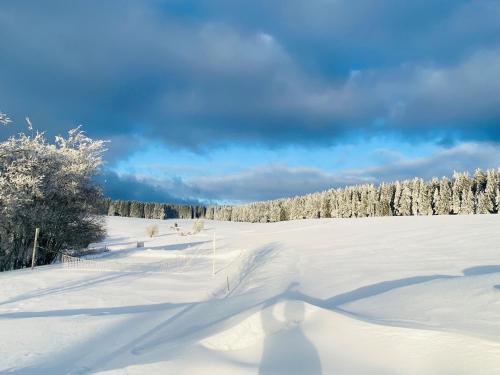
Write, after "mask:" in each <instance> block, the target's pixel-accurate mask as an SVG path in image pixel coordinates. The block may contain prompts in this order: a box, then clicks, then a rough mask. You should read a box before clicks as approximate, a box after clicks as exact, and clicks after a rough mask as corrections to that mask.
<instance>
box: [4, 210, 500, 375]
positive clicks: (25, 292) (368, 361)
mask: <svg viewBox="0 0 500 375" xmlns="http://www.w3.org/2000/svg"><path fill="white" fill-rule="evenodd" d="M150 222H151V221H150V220H144V219H130V218H116V217H110V218H107V223H108V232H109V233H108V238H107V240H106V241H105V244H107V245H108V247H109V248H110V249H111V250H112V251H111V252H110V253H109V254H106V255H104V256H102V257H101V258H99V259H95V262H96V264H98V266H97V268H93V269H86V268H85V265H82V266H81V267H80V268H75V269H63V268H61V267H60V266H47V267H41V268H40V269H39V270H35V271H28V270H22V271H13V272H6V273H3V274H0V284H1V285H2V288H1V289H0V339H1V340H0V353H1V355H0V373H7V374H64V373H70V374H87V373H102V374H104V373H106V374H117V373H118V374H125V373H126V374H140V373H148V374H149V373H151V374H154V373H162V374H163V373H189V374H207V373H218V374H225V373H226V374H256V373H258V374H281V373H282V374H295V373H297V374H304V373H308V374H319V373H323V374H356V375H357V374H375V375H378V374H380V375H382V374H387V375H389V374H391V375H392V374H472V373H473V374H498V373H500V319H498V317H500V249H499V248H498V246H497V244H498V243H499V240H500V231H498V230H497V228H498V227H499V224H500V216H496V215H487V216H483V215H477V216H448V217H401V218H395V217H389V218H367V219H345V220H342V219H322V220H300V221H291V222H282V223H274V224H248V223H230V222H213V221H206V227H207V228H206V229H205V231H203V232H202V233H200V234H197V235H191V236H180V235H179V234H177V233H174V232H173V231H172V230H171V229H169V227H170V226H171V225H172V220H166V221H154V222H156V223H157V224H158V225H159V227H160V235H159V236H157V237H156V238H153V239H147V238H144V233H143V232H144V228H145V227H146V225H148V224H149V223H150ZM176 222H178V223H179V224H180V226H181V227H183V229H184V230H188V229H190V227H191V225H192V221H189V220H176ZM214 230H215V232H216V235H217V238H216V248H217V252H216V256H215V260H216V271H217V272H216V274H215V275H212V257H213V254H212V241H211V240H212V233H213V231H214ZM137 240H139V241H142V240H144V241H145V245H146V246H145V248H144V249H136V248H134V246H135V244H136V241H137ZM92 264H93V263H92ZM159 264H164V265H166V266H165V267H164V268H161V269H160V271H159V269H158V267H157V266H158V265H159ZM130 271H133V272H130ZM228 283H229V291H228V290H227V287H228Z"/></svg>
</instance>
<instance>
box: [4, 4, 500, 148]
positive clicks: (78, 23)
mask: <svg viewBox="0 0 500 375" xmlns="http://www.w3.org/2000/svg"><path fill="white" fill-rule="evenodd" d="M499 15H500V3H498V2H497V1H488V0H478V1H475V2H467V1H451V0H448V1H444V2H440V3H439V4H436V3H435V2H434V1H430V0H425V1H421V2H411V3H408V4H407V3H405V4H402V3H401V2H398V1H395V0H383V1H380V2H377V4H374V3H373V2H372V1H368V0H357V1H319V2H311V1H299V0H292V1H290V2H289V3H288V4H287V7H286V8H285V7H278V6H275V5H273V4H272V3H269V2H261V1H255V2H247V3H243V4H237V5H236V3H234V2H232V1H231V2H228V1H210V2H206V1H200V2H198V1H197V2H189V1H187V2H186V3H185V4H184V3H183V6H182V7H181V6H180V5H179V3H177V2H175V1H162V2H158V1H142V2H139V1H132V0H127V1H117V0H111V1H106V2H103V1H97V0H86V1H74V2H71V5H70V4H68V3H67V2H64V1H60V0H49V1H45V2H44V3H43V4H41V3H40V2H38V1H34V0H32V1H23V2H2V4H0V35H1V36H2V43H3V47H2V48H3V51H4V53H3V55H4V58H2V59H1V61H0V82H1V84H0V103H1V105H2V109H3V110H4V111H6V112H8V113H9V114H10V115H11V117H12V118H13V119H14V120H17V122H18V123H21V122H22V119H23V118H24V117H25V116H26V115H29V116H30V117H31V118H32V119H33V121H34V124H35V126H38V127H39V128H42V129H45V128H47V127H48V128H49V129H48V130H49V131H50V132H52V133H57V132H62V131H63V130H65V129H67V128H69V127H72V126H74V125H76V124H79V123H83V124H84V126H85V129H86V130H87V131H88V132H89V134H90V136H93V137H104V138H109V139H126V138H127V137H128V138H129V139H130V141H131V143H134V142H136V141H133V139H138V138H142V139H154V140H156V141H161V142H164V143H165V144H167V145H169V146H170V147H182V148H190V149H195V150H209V149H210V148H213V147H219V146H222V145H225V144H234V143H246V144H256V143H257V144H263V145H267V146H271V147H276V146H277V147H280V146H287V145H290V144H301V145H307V144H334V143H336V142H341V141H342V140H344V139H345V137H349V136H351V135H357V134H360V133H362V134H363V135H364V136H366V137H370V136H372V135H377V134H381V133H384V134H385V133H388V132H394V133H397V134H402V135H403V136H405V137H407V138H408V139H417V138H425V139H434V138H435V137H436V134H439V135H440V136H444V137H445V136H457V137H462V138H464V139H471V140H475V139H498V138H499V136H500V134H499V132H498V123H499V121H500V110H499V106H498V105H497V101H496V98H497V97H498V96H499V94H500V80H498V79H497V77H498V76H499V73H500V72H499V68H498V67H499V66H500V26H499V23H498V22H497V19H498V16H499ZM90 20H92V21H90ZM367 35H369V36H370V37H369V38H367ZM1 131H2V133H1V134H0V136H5V135H6V134H7V133H6V132H7V130H5V129H2V130H1ZM15 131H17V130H15ZM125 145H126V143H125ZM139 146H140V145H139V144H136V145H135V146H134V147H139ZM130 147H131V148H133V147H132V145H131V146H130ZM110 148H111V153H112V154H113V158H119V157H123V156H125V155H127V154H128V153H129V152H130V150H129V149H127V147H124V143H123V142H117V143H116V144H114V143H112V144H111V145H110Z"/></svg>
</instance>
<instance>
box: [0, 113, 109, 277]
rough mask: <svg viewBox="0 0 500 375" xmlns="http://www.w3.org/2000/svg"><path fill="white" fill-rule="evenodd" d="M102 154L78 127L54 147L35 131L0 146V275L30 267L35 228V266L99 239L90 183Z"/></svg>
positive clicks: (95, 190)
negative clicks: (62, 251) (36, 245)
mask: <svg viewBox="0 0 500 375" xmlns="http://www.w3.org/2000/svg"><path fill="white" fill-rule="evenodd" d="M2 122H3V123H5V122H6V121H5V117H3V120H2ZM103 152H104V142H103V141H95V140H92V139H90V138H88V137H87V136H86V135H85V134H84V133H83V132H82V131H81V130H80V129H79V128H77V129H73V130H71V131H70V132H69V133H68V136H67V137H65V138H64V137H56V139H55V142H54V143H49V142H48V141H47V139H46V138H45V135H44V134H43V133H38V132H33V131H30V133H28V134H24V133H21V134H19V135H18V136H15V137H11V138H9V139H8V140H6V141H4V142H1V143H0V269H1V270H7V269H15V268H21V267H25V266H27V265H28V264H29V263H30V261H31V259H30V257H31V252H32V246H33V236H34V233H35V228H40V237H39V245H40V251H39V255H38V258H37V262H38V264H47V263H50V262H52V261H53V260H54V259H55V258H56V257H57V256H58V252H59V251H61V250H63V249H67V248H79V247H85V246H87V245H88V244H89V243H90V242H93V241H96V240H99V239H100V238H101V237H102V236H103V234H104V230H103V226H102V219H100V217H99V216H97V214H98V211H99V209H100V203H101V202H102V199H103V198H102V192H101V189H100V188H99V187H98V186H97V185H96V184H95V182H94V178H95V176H96V174H97V173H98V172H99V170H100V168H101V166H102V154H103Z"/></svg>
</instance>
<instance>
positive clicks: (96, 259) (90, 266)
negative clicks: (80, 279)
mask: <svg viewBox="0 0 500 375" xmlns="http://www.w3.org/2000/svg"><path fill="white" fill-rule="evenodd" d="M39 249H40V250H41V251H49V252H52V253H57V255H58V256H57V258H56V260H55V261H54V262H53V263H52V264H50V265H45V266H37V267H35V269H37V268H40V267H42V269H45V268H47V267H52V268H62V269H68V270H82V271H100V272H131V273H145V272H146V273H165V272H173V271H175V270H178V269H182V270H183V271H184V270H185V269H186V267H187V266H189V265H190V264H191V263H192V258H193V257H186V256H176V257H172V258H170V259H167V260H161V261H156V262H133V261H119V260H116V259H113V258H112V255H111V254H110V252H109V251H107V250H106V251H105V252H101V253H99V252H92V253H84V252H80V253H81V254H83V255H80V256H74V255H71V254H72V253H79V252H78V251H76V252H75V251H72V252H70V251H67V252H64V251H56V250H52V249H47V248H44V247H42V246H40V247H39ZM109 255H111V256H109ZM194 257H196V255H195V256H194Z"/></svg>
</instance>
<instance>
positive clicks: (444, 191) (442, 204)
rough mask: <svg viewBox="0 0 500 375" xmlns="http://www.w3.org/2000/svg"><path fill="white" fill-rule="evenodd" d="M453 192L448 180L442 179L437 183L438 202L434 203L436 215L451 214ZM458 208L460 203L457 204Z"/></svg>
mask: <svg viewBox="0 0 500 375" xmlns="http://www.w3.org/2000/svg"><path fill="white" fill-rule="evenodd" d="M453 202H454V200H453V192H452V189H451V183H450V180H448V179H447V178H446V177H444V178H443V179H442V180H441V181H440V182H439V200H438V202H437V203H436V213H437V214H438V215H449V214H450V213H451V212H452V204H453ZM458 207H460V203H458Z"/></svg>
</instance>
